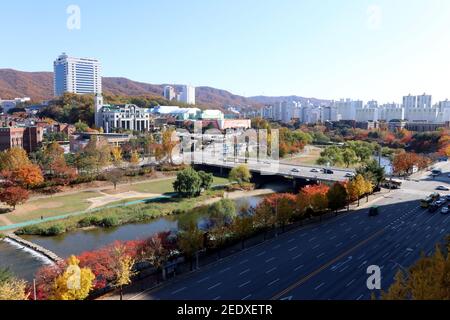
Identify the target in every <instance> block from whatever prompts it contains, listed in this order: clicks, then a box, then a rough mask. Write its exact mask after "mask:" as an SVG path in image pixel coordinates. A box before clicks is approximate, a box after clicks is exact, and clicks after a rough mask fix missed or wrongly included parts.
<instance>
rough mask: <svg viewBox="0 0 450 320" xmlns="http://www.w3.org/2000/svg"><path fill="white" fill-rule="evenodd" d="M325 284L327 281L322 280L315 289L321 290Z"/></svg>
mask: <svg viewBox="0 0 450 320" xmlns="http://www.w3.org/2000/svg"><path fill="white" fill-rule="evenodd" d="M324 285H325V282H322V283H321V284H319V285H318V286H317V287H315V288H314V290H315V291H317V290H319V289H320V288H322V287H323V286H324Z"/></svg>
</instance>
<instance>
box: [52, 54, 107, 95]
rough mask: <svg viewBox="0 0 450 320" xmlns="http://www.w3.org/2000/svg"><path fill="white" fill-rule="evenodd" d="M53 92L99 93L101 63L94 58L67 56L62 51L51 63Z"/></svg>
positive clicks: (58, 93) (100, 91)
mask: <svg viewBox="0 0 450 320" xmlns="http://www.w3.org/2000/svg"><path fill="white" fill-rule="evenodd" d="M53 69H54V94H55V96H57V97H58V96H61V95H63V94H64V93H66V92H69V93H75V94H101V93H102V74H101V64H100V62H99V61H98V60H96V59H89V58H75V57H69V56H68V55H67V54H65V53H63V54H62V55H60V56H59V57H58V58H57V59H56V60H55V62H54V63H53Z"/></svg>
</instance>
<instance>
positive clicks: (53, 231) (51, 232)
mask: <svg viewBox="0 0 450 320" xmlns="http://www.w3.org/2000/svg"><path fill="white" fill-rule="evenodd" d="M64 232H66V228H64V226H63V225H61V224H54V225H52V226H50V227H49V228H47V230H45V231H44V235H45V236H49V237H51V236H57V235H60V234H63V233H64Z"/></svg>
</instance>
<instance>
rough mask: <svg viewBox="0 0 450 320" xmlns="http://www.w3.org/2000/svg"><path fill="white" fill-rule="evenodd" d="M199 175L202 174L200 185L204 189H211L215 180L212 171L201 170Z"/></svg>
mask: <svg viewBox="0 0 450 320" xmlns="http://www.w3.org/2000/svg"><path fill="white" fill-rule="evenodd" d="M198 175H199V176H200V180H201V181H202V182H201V185H200V187H201V188H202V189H204V190H209V189H211V186H212V184H213V182H214V176H213V174H212V173H206V172H205V171H199V172H198Z"/></svg>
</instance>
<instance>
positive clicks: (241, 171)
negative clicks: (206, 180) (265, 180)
mask: <svg viewBox="0 0 450 320" xmlns="http://www.w3.org/2000/svg"><path fill="white" fill-rule="evenodd" d="M228 179H229V180H230V182H235V183H237V184H239V185H240V186H242V185H244V183H249V182H250V181H251V179H252V174H251V173H250V169H249V168H248V166H246V165H240V166H237V167H234V168H233V169H232V170H231V171H230V174H229V176H228Z"/></svg>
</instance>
